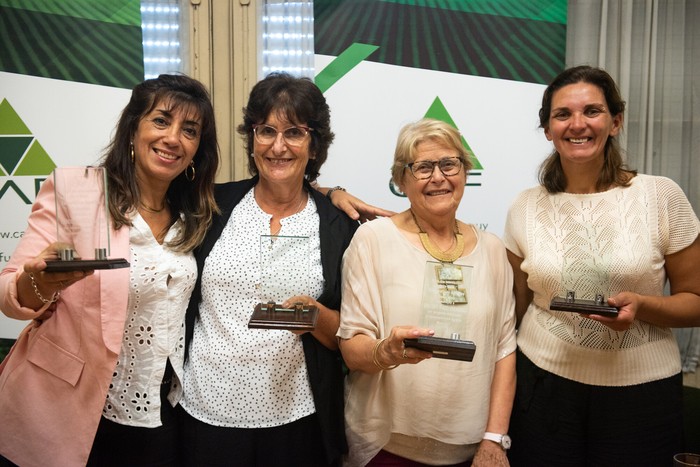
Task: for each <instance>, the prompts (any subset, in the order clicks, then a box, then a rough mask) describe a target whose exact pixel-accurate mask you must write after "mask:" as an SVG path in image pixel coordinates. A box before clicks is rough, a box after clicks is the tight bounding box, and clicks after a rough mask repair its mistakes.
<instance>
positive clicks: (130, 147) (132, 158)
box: [129, 141, 136, 164]
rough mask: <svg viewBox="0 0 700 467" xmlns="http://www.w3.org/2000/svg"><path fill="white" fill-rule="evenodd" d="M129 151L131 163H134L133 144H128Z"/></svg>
mask: <svg viewBox="0 0 700 467" xmlns="http://www.w3.org/2000/svg"><path fill="white" fill-rule="evenodd" d="M129 149H130V150H131V163H132V164H135V163H136V156H135V155H134V142H133V141H132V142H131V143H129Z"/></svg>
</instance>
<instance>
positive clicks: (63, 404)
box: [0, 177, 129, 467]
mask: <svg viewBox="0 0 700 467" xmlns="http://www.w3.org/2000/svg"><path fill="white" fill-rule="evenodd" d="M76 183H86V182H85V181H84V180H76ZM54 198H55V196H54V183H53V177H49V178H48V179H47V180H46V181H45V182H44V184H43V185H42V187H41V190H40V191H39V194H38V195H37V198H36V201H35V203H34V205H33V206H32V212H31V215H30V217H29V226H28V228H27V230H26V231H25V234H24V236H23V237H22V240H21V241H20V243H19V245H18V246H17V249H16V250H15V252H14V253H13V254H12V258H11V259H10V262H9V263H8V264H7V267H5V269H3V271H2V272H1V273H0V309H1V310H2V312H3V313H5V315H7V316H9V317H11V318H16V319H24V320H33V319H34V318H35V317H36V315H37V312H36V311H34V310H31V309H29V308H24V307H21V306H20V305H19V303H18V302H17V278H18V276H19V275H20V274H21V272H22V267H23V264H24V263H25V262H26V261H27V260H28V259H30V258H33V257H34V256H36V255H37V254H38V253H39V252H41V251H42V250H43V249H44V248H45V247H46V246H47V245H48V244H49V243H51V242H54V241H56V221H55V211H56V208H55V204H54V201H55V200H54ZM110 230H111V251H110V256H111V257H113V258H126V259H127V260H129V229H128V228H122V229H119V230H118V231H114V230H113V229H110ZM83 234H84V233H81V232H77V233H76V234H75V244H76V245H80V244H81V243H80V242H81V241H85V239H81V235H83ZM128 287H129V269H128V268H124V269H115V270H105V271H96V272H95V274H94V275H92V276H90V277H88V278H86V279H83V280H81V281H79V282H77V283H75V284H73V285H72V286H70V287H69V288H67V289H66V290H64V291H63V293H62V294H61V297H60V298H59V300H58V302H57V304H56V305H57V307H56V311H55V313H54V315H53V316H52V317H51V318H49V319H48V320H46V321H44V322H43V323H40V322H38V321H31V322H30V323H29V324H28V325H27V327H26V328H25V329H24V330H23V331H22V332H21V333H20V335H19V337H18V339H17V342H16V344H15V345H14V346H13V347H12V349H11V350H10V353H9V355H8V356H7V357H6V358H5V360H4V361H3V362H2V364H1V365H0V427H2V428H1V430H2V435H1V436H0V454H2V455H3V456H5V457H7V458H8V459H9V460H11V461H12V462H14V463H16V464H19V465H21V466H23V467H24V466H46V465H57V466H73V465H75V466H78V465H81V466H82V465H85V463H86V462H87V458H88V455H89V453H90V449H91V447H92V442H93V439H94V437H95V433H96V431H97V425H98V424H99V421H100V417H101V414H102V408H103V406H104V403H105V398H106V394H107V389H108V387H109V384H110V381H111V378H112V372H113V371H114V368H115V365H116V361H117V356H118V355H119V350H120V347H121V342H122V333H123V329H124V322H125V319H126V309H127V300H128Z"/></svg>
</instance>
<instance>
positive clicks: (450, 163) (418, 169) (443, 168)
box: [404, 157, 463, 180]
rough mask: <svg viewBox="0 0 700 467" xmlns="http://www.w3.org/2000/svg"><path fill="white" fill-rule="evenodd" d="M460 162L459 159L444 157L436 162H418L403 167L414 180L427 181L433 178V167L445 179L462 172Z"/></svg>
mask: <svg viewBox="0 0 700 467" xmlns="http://www.w3.org/2000/svg"><path fill="white" fill-rule="evenodd" d="M462 165H463V164H462V160H461V159H460V158H459V157H445V158H443V159H440V160H437V161H419V162H411V163H410V164H406V165H404V168H405V169H409V170H410V171H411V174H412V175H413V176H414V177H415V178H416V180H427V179H429V178H430V177H432V176H433V173H434V172H435V166H437V167H438V169H440V172H442V174H443V175H444V176H445V177H452V176H453V175H457V174H458V173H459V172H460V171H461V170H462Z"/></svg>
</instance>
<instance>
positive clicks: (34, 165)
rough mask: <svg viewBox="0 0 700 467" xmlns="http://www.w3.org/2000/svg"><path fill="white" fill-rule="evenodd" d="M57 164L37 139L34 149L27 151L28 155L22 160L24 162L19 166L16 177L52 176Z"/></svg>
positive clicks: (15, 173) (33, 145)
mask: <svg viewBox="0 0 700 467" xmlns="http://www.w3.org/2000/svg"><path fill="white" fill-rule="evenodd" d="M55 168H56V164H54V163H53V161H52V160H51V158H50V157H49V155H48V154H47V153H46V151H45V150H44V148H43V147H42V146H41V144H39V141H37V140H36V139H35V140H34V143H33V144H32V147H31V148H29V151H27V155H26V156H25V157H24V159H22V162H21V163H20V164H19V166H17V170H15V172H14V175H20V176H21V175H40V174H41V175H44V174H50V173H51V171H52V170H53V169H55Z"/></svg>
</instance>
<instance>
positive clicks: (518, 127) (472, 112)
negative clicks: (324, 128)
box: [316, 55, 551, 236]
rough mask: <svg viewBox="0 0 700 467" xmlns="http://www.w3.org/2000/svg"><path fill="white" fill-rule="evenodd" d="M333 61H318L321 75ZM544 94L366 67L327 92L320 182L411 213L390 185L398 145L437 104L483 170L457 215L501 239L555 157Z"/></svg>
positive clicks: (510, 84) (495, 82)
mask: <svg viewBox="0 0 700 467" xmlns="http://www.w3.org/2000/svg"><path fill="white" fill-rule="evenodd" d="M334 58H335V57H329V56H322V55H317V56H316V70H323V69H324V68H325V67H326V66H328V65H329V64H330V63H331V62H332V61H333V60H334ZM544 88H545V86H544V85H541V84H533V83H526V82H519V81H509V80H503V79H495V78H485V77H479V76H471V75H461V74H456V73H447V72H440V71H432V70H425V69H419V68H410V67H401V66H395V65H386V64H380V63H374V62H368V61H362V62H360V63H359V64H358V65H357V66H355V67H354V68H352V70H350V71H349V72H348V73H347V74H345V75H344V76H343V77H342V78H340V79H339V80H338V81H337V82H336V83H335V84H334V85H333V86H331V87H330V88H329V89H328V90H327V91H326V92H325V96H326V98H327V100H328V103H329V105H330V108H331V123H332V128H333V131H334V132H335V134H336V139H335V141H334V143H333V145H332V146H331V149H330V151H329V155H328V160H327V161H326V163H325V164H324V166H323V167H322V169H321V176H320V177H319V182H320V184H321V185H322V186H334V185H342V186H343V187H345V188H347V189H348V191H350V192H351V193H353V194H354V195H356V196H358V197H359V198H361V199H363V200H365V201H367V202H369V203H371V204H375V205H378V206H381V207H384V208H386V209H390V210H393V211H397V212H398V211H403V210H405V209H408V206H409V203H408V200H407V199H406V198H405V197H400V196H398V195H396V194H394V193H393V192H392V190H391V189H390V185H389V181H390V179H391V174H390V169H391V165H392V162H393V156H394V147H395V145H396V139H397V136H398V133H399V130H400V129H401V127H402V126H403V125H405V124H406V123H409V122H413V121H416V120H419V119H421V118H423V117H424V116H426V114H428V116H431V109H433V108H434V104H435V102H436V101H437V102H439V103H440V104H441V107H442V109H443V112H444V113H446V114H447V115H449V117H450V118H451V120H452V121H453V122H454V124H455V126H456V127H457V128H458V129H459V130H460V132H461V133H462V136H463V138H464V139H465V141H466V142H467V144H468V146H469V147H470V148H471V150H472V152H473V154H474V156H475V157H476V159H477V160H478V162H479V165H480V166H481V169H477V170H474V171H472V173H471V174H470V175H469V177H468V178H467V187H466V188H465V192H464V197H463V198H462V202H461V204H460V208H459V211H458V213H457V215H458V217H459V218H460V220H462V221H464V222H467V223H471V224H474V225H476V226H477V227H478V228H480V229H482V230H489V231H491V232H493V233H495V234H497V235H499V236H501V235H502V234H503V228H504V224H505V216H506V212H507V209H508V207H509V206H510V203H511V202H512V201H513V199H514V198H515V196H516V195H517V194H518V193H519V192H520V191H522V190H523V189H525V188H527V187H530V186H532V185H535V184H536V183H537V168H538V166H539V163H540V162H541V161H542V160H543V159H544V157H545V156H546V155H547V154H548V153H549V152H550V151H551V145H550V143H549V142H548V141H547V140H546V139H545V137H544V135H543V133H542V130H541V129H540V128H539V127H538V125H539V122H538V118H537V114H538V111H539V107H540V103H541V99H542V92H543V91H544Z"/></svg>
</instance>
